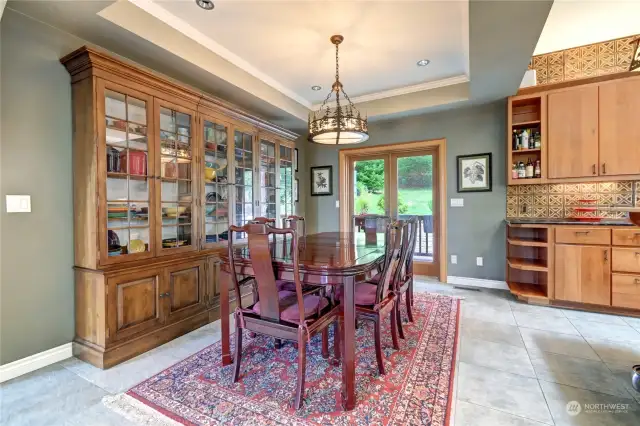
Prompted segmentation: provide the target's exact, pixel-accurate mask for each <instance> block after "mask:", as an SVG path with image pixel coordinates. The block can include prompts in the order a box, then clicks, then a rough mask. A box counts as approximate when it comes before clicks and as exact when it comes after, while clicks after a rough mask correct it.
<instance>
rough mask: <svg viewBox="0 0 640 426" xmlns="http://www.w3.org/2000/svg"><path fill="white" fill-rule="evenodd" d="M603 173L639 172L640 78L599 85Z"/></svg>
mask: <svg viewBox="0 0 640 426" xmlns="http://www.w3.org/2000/svg"><path fill="white" fill-rule="evenodd" d="M599 111H600V175H601V176H606V175H637V174H640V120H639V119H638V111H640V79H638V78H636V79H629V80H620V81H616V82H610V83H606V84H602V85H601V86H600V101H599Z"/></svg>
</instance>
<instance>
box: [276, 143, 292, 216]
mask: <svg viewBox="0 0 640 426" xmlns="http://www.w3.org/2000/svg"><path fill="white" fill-rule="evenodd" d="M279 178H280V181H279V183H278V188H279V191H280V194H279V198H280V200H279V201H280V202H279V204H280V205H279V206H278V208H279V214H280V223H282V219H283V218H285V217H287V216H290V215H293V214H296V211H295V200H294V197H295V194H294V193H293V179H294V177H293V148H289V147H288V146H285V145H280V176H279Z"/></svg>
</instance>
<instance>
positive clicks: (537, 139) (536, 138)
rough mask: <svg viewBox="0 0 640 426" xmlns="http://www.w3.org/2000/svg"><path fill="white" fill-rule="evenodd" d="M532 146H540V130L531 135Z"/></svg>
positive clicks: (538, 147)
mask: <svg viewBox="0 0 640 426" xmlns="http://www.w3.org/2000/svg"><path fill="white" fill-rule="evenodd" d="M533 146H534V148H535V149H540V147H541V146H542V142H541V138H540V132H536V133H535V134H534V135H533Z"/></svg>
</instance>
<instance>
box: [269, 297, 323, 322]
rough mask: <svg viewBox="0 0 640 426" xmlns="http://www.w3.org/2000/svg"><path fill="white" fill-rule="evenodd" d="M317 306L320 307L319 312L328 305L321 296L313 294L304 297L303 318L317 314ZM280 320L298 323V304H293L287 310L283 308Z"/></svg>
mask: <svg viewBox="0 0 640 426" xmlns="http://www.w3.org/2000/svg"><path fill="white" fill-rule="evenodd" d="M318 305H320V310H322V309H324V308H326V307H327V306H328V305H329V301H328V300H327V299H326V298H324V297H321V296H318V295H315V294H309V295H307V296H305V297H304V318H305V319H306V318H309V317H310V316H312V315H314V314H315V313H316V312H318ZM280 318H281V319H283V320H285V321H289V322H295V323H298V322H300V308H299V307H298V304H297V303H295V304H293V305H291V306H289V307H287V308H285V309H284V310H283V311H282V312H281V313H280Z"/></svg>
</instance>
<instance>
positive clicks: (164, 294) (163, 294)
mask: <svg viewBox="0 0 640 426" xmlns="http://www.w3.org/2000/svg"><path fill="white" fill-rule="evenodd" d="M170 294H171V293H170V292H166V293H161V294H160V296H158V297H160V298H163V297H169V295H170Z"/></svg>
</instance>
